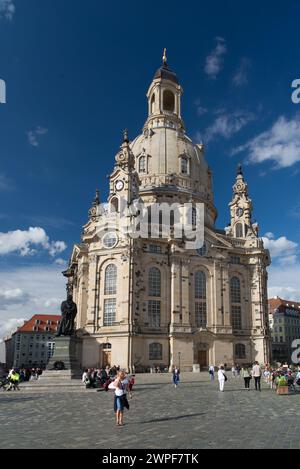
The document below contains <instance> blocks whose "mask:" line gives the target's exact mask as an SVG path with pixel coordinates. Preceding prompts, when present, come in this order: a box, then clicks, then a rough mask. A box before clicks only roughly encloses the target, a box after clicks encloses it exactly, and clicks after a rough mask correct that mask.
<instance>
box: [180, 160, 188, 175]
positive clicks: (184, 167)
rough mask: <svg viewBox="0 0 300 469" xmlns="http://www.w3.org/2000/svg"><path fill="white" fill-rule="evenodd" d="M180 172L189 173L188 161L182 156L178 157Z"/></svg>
mask: <svg viewBox="0 0 300 469" xmlns="http://www.w3.org/2000/svg"><path fill="white" fill-rule="evenodd" d="M180 172H181V174H189V161H188V158H186V157H184V156H182V157H181V158H180Z"/></svg>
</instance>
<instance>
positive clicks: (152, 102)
mask: <svg viewBox="0 0 300 469" xmlns="http://www.w3.org/2000/svg"><path fill="white" fill-rule="evenodd" d="M154 110H155V94H154V93H153V95H152V98H151V114H154Z"/></svg>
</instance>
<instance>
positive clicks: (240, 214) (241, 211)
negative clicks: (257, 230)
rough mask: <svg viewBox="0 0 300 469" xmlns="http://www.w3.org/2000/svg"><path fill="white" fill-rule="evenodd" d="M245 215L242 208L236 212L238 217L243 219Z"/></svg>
mask: <svg viewBox="0 0 300 469" xmlns="http://www.w3.org/2000/svg"><path fill="white" fill-rule="evenodd" d="M243 213H244V210H243V209H242V208H241V207H239V208H238V209H237V211H236V214H237V216H238V217H241V216H242V215H243Z"/></svg>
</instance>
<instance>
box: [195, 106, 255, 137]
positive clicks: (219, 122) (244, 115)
mask: <svg viewBox="0 0 300 469" xmlns="http://www.w3.org/2000/svg"><path fill="white" fill-rule="evenodd" d="M217 114H218V117H217V118H216V120H215V121H214V123H213V124H212V125H211V126H209V127H208V128H207V129H206V131H205V133H204V141H205V142H210V141H211V140H213V139H214V138H216V137H223V138H226V139H229V138H230V137H232V135H234V134H236V133H237V132H239V131H240V130H241V129H242V128H243V127H245V126H246V125H247V124H248V123H249V122H251V121H253V120H254V119H255V116H254V114H252V113H251V112H248V111H243V110H238V111H234V112H232V113H229V114H228V113H225V111H224V110H220V111H218V112H217ZM197 137H198V138H199V135H198V136H197Z"/></svg>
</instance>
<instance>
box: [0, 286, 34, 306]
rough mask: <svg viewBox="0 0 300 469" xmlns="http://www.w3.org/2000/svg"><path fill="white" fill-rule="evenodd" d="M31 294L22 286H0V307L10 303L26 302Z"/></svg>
mask: <svg viewBox="0 0 300 469" xmlns="http://www.w3.org/2000/svg"><path fill="white" fill-rule="evenodd" d="M28 299H29V296H28V295H27V294H26V293H25V292H24V291H23V290H22V289H21V288H3V287H1V288H0V308H2V309H6V308H7V306H8V305H17V304H25V303H26V302H27V301H28Z"/></svg>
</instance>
